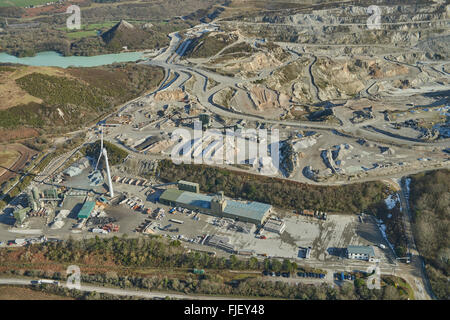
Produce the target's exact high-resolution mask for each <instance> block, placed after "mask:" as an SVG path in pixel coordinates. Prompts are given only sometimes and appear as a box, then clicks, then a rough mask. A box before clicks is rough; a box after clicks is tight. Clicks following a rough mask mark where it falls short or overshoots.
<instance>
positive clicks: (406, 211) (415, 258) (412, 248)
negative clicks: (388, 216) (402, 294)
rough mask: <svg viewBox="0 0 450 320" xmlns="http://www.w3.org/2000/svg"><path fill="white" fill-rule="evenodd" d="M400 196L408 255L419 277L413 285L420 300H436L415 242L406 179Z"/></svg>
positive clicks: (403, 181) (403, 180)
mask: <svg viewBox="0 0 450 320" xmlns="http://www.w3.org/2000/svg"><path fill="white" fill-rule="evenodd" d="M398 194H399V196H400V203H401V207H402V218H403V224H404V226H405V234H406V238H407V244H408V253H409V254H411V266H412V267H414V269H415V270H416V275H418V277H417V278H416V279H415V280H414V284H411V285H415V286H416V287H417V290H416V291H419V298H421V299H426V300H429V299H431V298H432V297H433V298H434V294H433V291H432V290H431V285H430V282H429V280H428V277H427V274H426V272H425V270H424V261H423V258H422V257H421V256H420V253H419V251H418V250H417V247H416V242H415V240H414V233H413V229H412V224H413V217H412V213H411V209H410V207H409V201H408V200H409V194H408V192H407V189H406V185H405V179H402V183H401V190H400V191H399V193H398ZM419 277H420V280H419ZM423 288H425V290H423Z"/></svg>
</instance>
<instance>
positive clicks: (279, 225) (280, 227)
mask: <svg viewBox="0 0 450 320" xmlns="http://www.w3.org/2000/svg"><path fill="white" fill-rule="evenodd" d="M285 229H286V224H285V223H284V222H283V221H278V220H275V219H269V220H267V222H266V224H265V225H264V230H266V231H269V232H273V233H278V234H282V233H283V232H284V230H285Z"/></svg>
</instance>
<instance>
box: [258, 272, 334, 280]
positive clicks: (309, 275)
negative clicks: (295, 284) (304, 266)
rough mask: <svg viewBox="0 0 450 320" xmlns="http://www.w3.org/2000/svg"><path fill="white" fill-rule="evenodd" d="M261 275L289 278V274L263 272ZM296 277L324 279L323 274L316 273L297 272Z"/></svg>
mask: <svg viewBox="0 0 450 320" xmlns="http://www.w3.org/2000/svg"><path fill="white" fill-rule="evenodd" d="M263 275H265V276H271V277H280V276H281V277H285V278H290V277H291V273H290V272H273V271H263ZM297 276H298V277H301V278H317V279H323V278H325V274H324V273H317V272H297Z"/></svg>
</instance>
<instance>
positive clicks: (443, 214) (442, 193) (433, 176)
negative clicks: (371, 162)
mask: <svg viewBox="0 0 450 320" xmlns="http://www.w3.org/2000/svg"><path fill="white" fill-rule="evenodd" d="M410 192H411V194H410V201H411V209H412V211H413V213H414V233H415V238H416V243H417V247H418V249H419V252H420V254H421V255H422V256H423V257H424V258H425V262H426V270H427V274H428V277H429V278H430V282H431V286H432V288H433V292H434V294H435V295H436V296H437V297H438V298H440V299H447V300H448V299H450V282H449V276H450V260H449V259H450V170H438V171H432V172H427V173H421V174H417V175H414V176H412V177H411V184H410Z"/></svg>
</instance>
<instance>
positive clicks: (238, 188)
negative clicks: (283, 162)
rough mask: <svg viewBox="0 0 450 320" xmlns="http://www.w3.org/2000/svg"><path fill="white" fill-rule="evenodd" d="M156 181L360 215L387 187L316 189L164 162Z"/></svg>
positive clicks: (357, 185)
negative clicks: (192, 183) (193, 184)
mask: <svg viewBox="0 0 450 320" xmlns="http://www.w3.org/2000/svg"><path fill="white" fill-rule="evenodd" d="M158 168H159V177H160V178H162V179H165V180H167V181H177V180H188V181H196V182H198V183H199V184H200V188H201V190H202V191H203V192H217V191H220V190H223V191H224V192H225V194H226V195H227V196H230V197H233V198H244V199H248V200H253V201H260V202H265V203H270V204H272V205H274V206H277V207H281V208H286V209H296V210H298V209H315V210H321V211H327V212H337V213H359V212H361V210H365V209H367V208H368V207H369V206H370V205H371V204H374V203H377V202H379V201H382V199H384V198H383V197H384V192H385V191H386V189H387V187H386V186H384V185H383V184H382V183H380V182H366V183H355V184H349V185H343V186H315V185H307V184H303V183H300V182H295V181H290V180H283V179H278V178H271V177H266V176H260V175H255V174H250V173H243V172H238V171H232V170H224V169H218V168H214V167H208V166H205V165H183V164H181V165H176V164H174V163H173V162H172V161H169V160H164V161H161V162H160V165H159V167H158Z"/></svg>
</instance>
